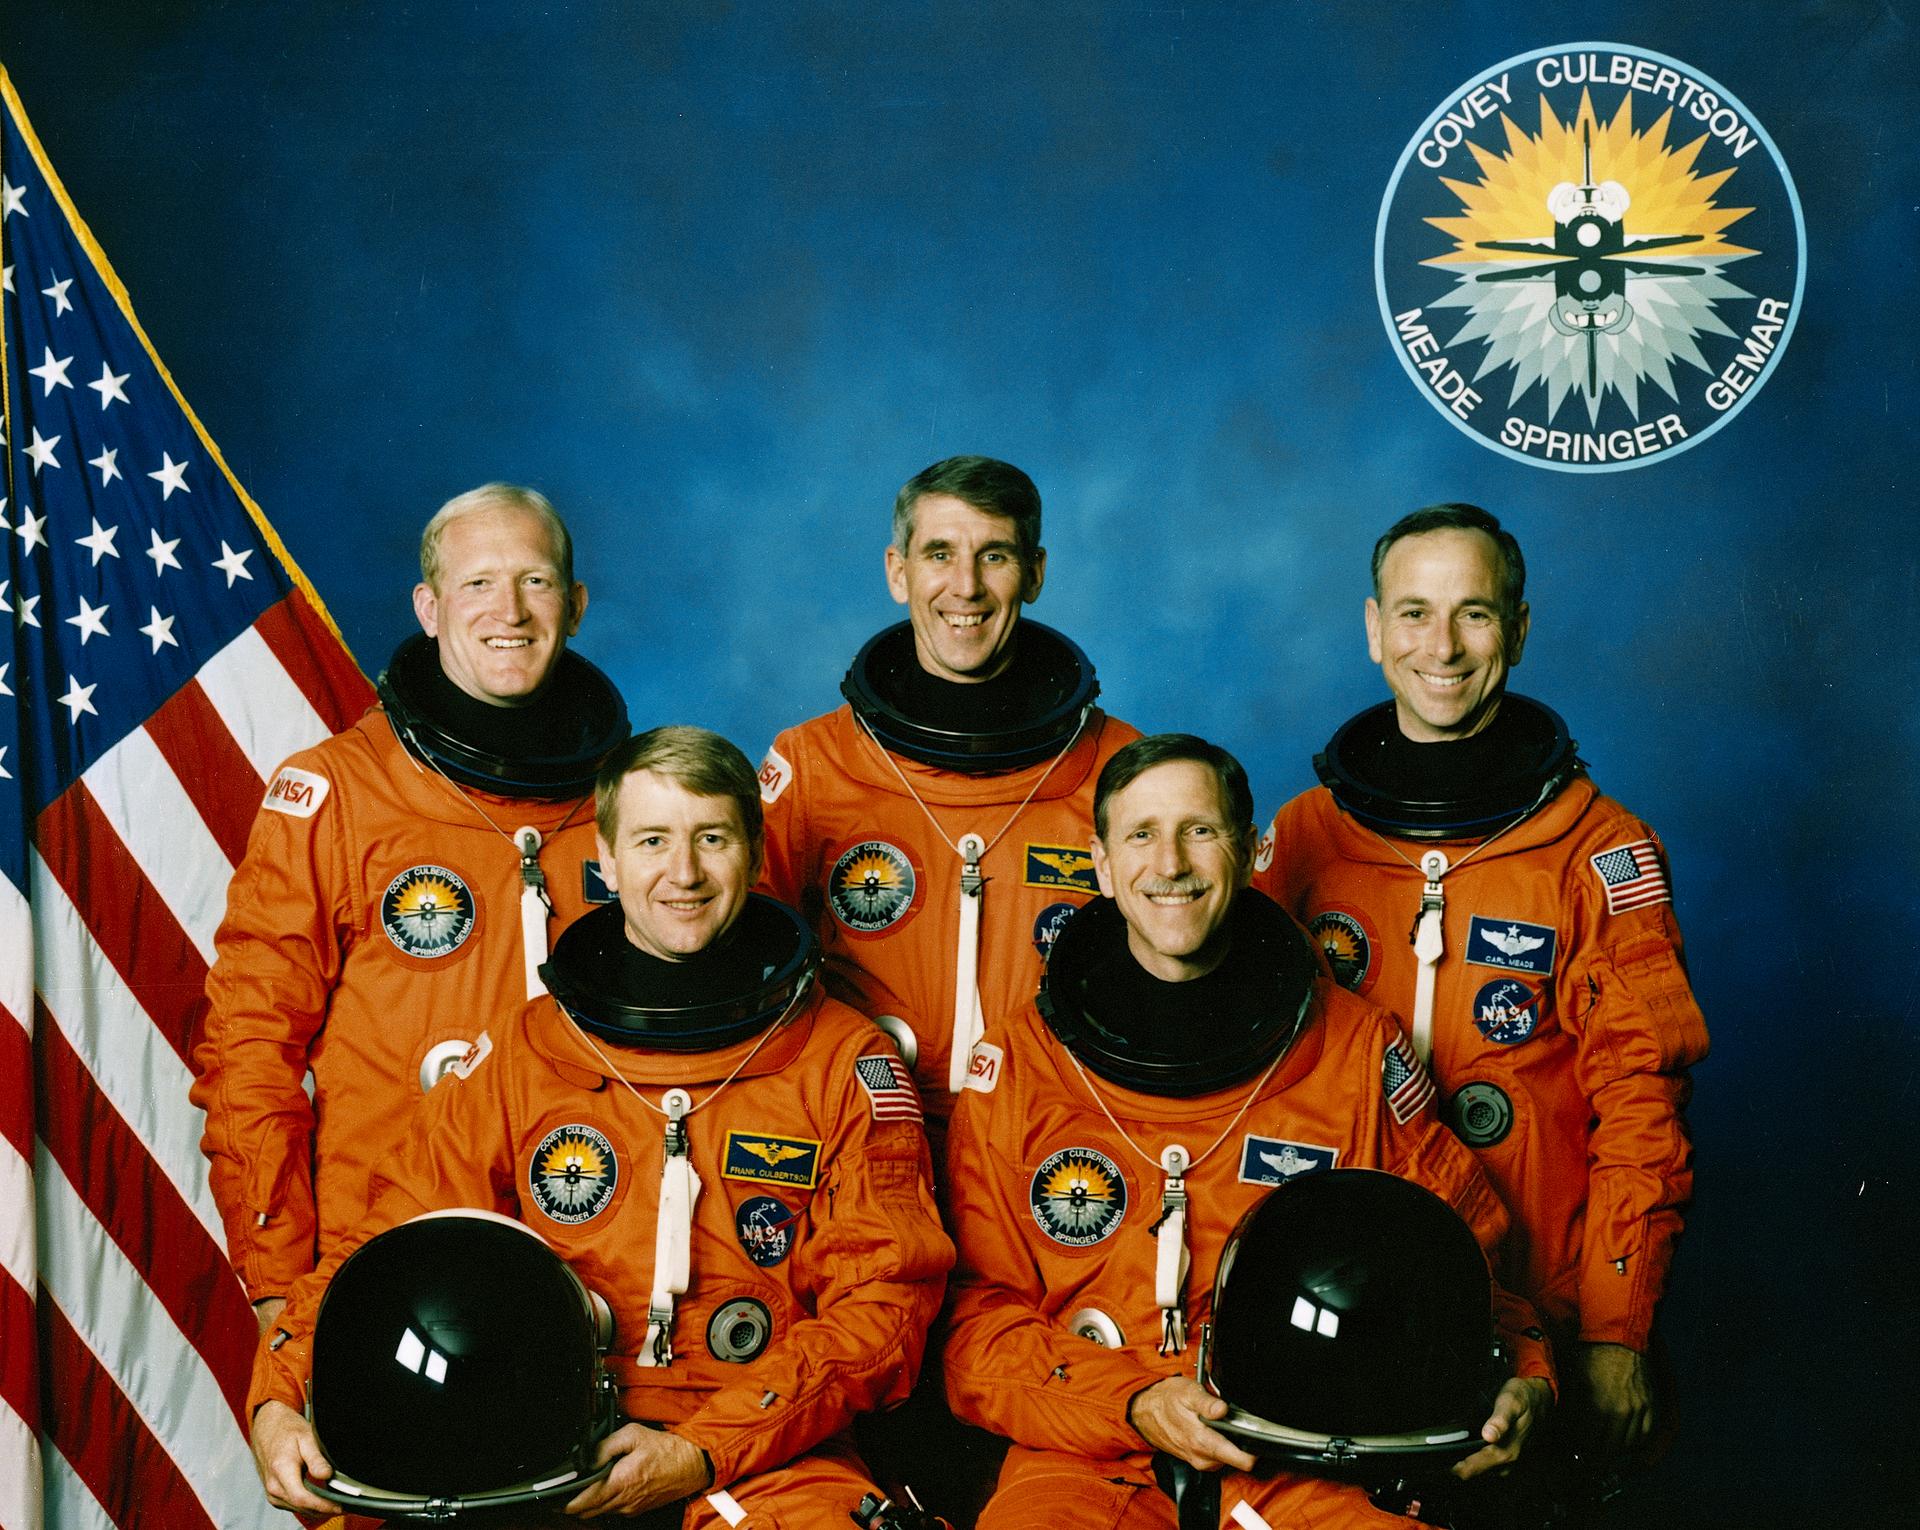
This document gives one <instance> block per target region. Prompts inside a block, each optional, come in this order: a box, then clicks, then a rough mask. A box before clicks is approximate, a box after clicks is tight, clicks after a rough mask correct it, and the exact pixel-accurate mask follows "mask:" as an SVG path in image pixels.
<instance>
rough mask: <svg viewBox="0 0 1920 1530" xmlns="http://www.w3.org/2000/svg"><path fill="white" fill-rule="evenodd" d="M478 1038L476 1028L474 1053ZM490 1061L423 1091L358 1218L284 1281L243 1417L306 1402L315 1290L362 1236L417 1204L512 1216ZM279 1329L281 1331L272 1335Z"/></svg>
mask: <svg viewBox="0 0 1920 1530" xmlns="http://www.w3.org/2000/svg"><path fill="white" fill-rule="evenodd" d="M516 1039H517V1038H516ZM485 1040H486V1038H485V1035H484V1033H483V1035H482V1038H481V1041H480V1042H478V1043H476V1044H475V1049H476V1052H480V1051H481V1049H482V1048H483V1046H484V1043H485ZM470 1055H472V1054H470ZM482 1055H484V1054H482ZM494 1063H495V1066H493V1067H492V1068H488V1067H485V1066H484V1065H483V1066H480V1067H476V1068H475V1069H474V1071H473V1073H472V1074H471V1075H470V1076H468V1077H466V1078H452V1077H449V1078H446V1079H443V1080H442V1081H441V1082H440V1083H439V1084H438V1085H436V1086H435V1087H434V1088H433V1090H431V1091H430V1092H429V1093H428V1095H427V1097H426V1098H425V1099H424V1100H423V1101H422V1102H421V1104H420V1107H419V1109H417V1110H416V1111H414V1113H413V1119H412V1124H411V1125H410V1126H409V1127H408V1130H407V1137H406V1142H405V1145H404V1147H403V1148H402V1149H401V1150H400V1151H399V1152H397V1153H395V1154H394V1155H393V1157H392V1159H391V1160H390V1161H389V1162H388V1163H386V1164H383V1165H382V1166H381V1167H380V1168H377V1169H376V1170H375V1171H374V1175H373V1181H372V1184H371V1185H370V1186H369V1190H370V1192H371V1196H372V1202H371V1205H370V1206H369V1207H368V1210H367V1214H366V1216H365V1217H364V1218H363V1219H362V1220H361V1223H360V1225H359V1226H358V1227H356V1228H355V1229H354V1230H353V1231H352V1232H351V1233H349V1234H348V1235H347V1236H346V1237H344V1238H342V1239H341V1240H340V1242H339V1243H338V1245H336V1246H335V1247H333V1248H331V1249H329V1250H328V1252H327V1257H326V1258H325V1259H323V1260H322V1261H321V1262H320V1264H319V1266H318V1267H317V1268H316V1269H314V1270H312V1271H311V1272H310V1273H308V1274H306V1275H303V1276H301V1277H300V1278H299V1279H298V1280H296V1281H294V1282H293V1283H292V1286H291V1288H290V1290H289V1291H288V1293H287V1305H286V1306H285V1307H283V1308H282V1309H281V1311H280V1316H279V1318H278V1319H276V1320H275V1325H274V1331H273V1332H270V1333H269V1334H268V1335H267V1336H266V1337H265V1338H263V1339H262V1341H261V1343H260V1347H259V1348H258V1349H257V1350H255V1352H254V1362H253V1380H252V1384H251V1387H250V1389H249V1392H248V1396H247V1416H248V1417H249V1418H251V1417H252V1416H253V1413H254V1410H255V1409H257V1408H258V1407H259V1406H260V1405H261V1404H262V1403H265V1402H269V1401H277V1402H283V1403H285V1404H286V1405H287V1406H288V1407H289V1408H292V1409H294V1410H295V1411H296V1412H302V1411H304V1410H305V1408H306V1403H307V1381H308V1379H309V1378H310V1376H311V1375H312V1370H313V1324H314V1319H315V1318H316V1317H317V1316H318V1315H319V1311H320V1298H321V1297H322V1296H323V1295H325V1294H326V1289H327V1282H328V1281H330V1280H331V1279H333V1276H334V1272H335V1271H337V1270H338V1269H339V1268H340V1266H341V1265H342V1264H344V1263H345V1262H346V1260H347V1256H348V1255H349V1254H351V1253H352V1252H353V1251H354V1250H355V1249H357V1248H359V1247H360V1245H361V1244H363V1243H365V1242H366V1241H367V1240H368V1239H369V1238H372V1237H374V1236H375V1235H376V1234H378V1233H383V1232H385V1231H386V1230H387V1229H388V1228H390V1227H398V1226H399V1225H400V1224H401V1223H402V1222H405V1221H408V1220H410V1219H411V1218H413V1217H416V1216H418V1215H420V1213H421V1212H423V1211H444V1210H447V1209H449V1208H451V1207H455V1206H470V1207H474V1208H476V1209H478V1210H482V1211H497V1212H499V1213H500V1214H501V1215H502V1216H514V1215H515V1213H516V1211H517V1209H518V1208H517V1205H516V1201H515V1195H514V1185H513V1163H512V1159H511V1144H512V1141H513V1135H512V1132H513V1129H512V1126H511V1124H510V1123H509V1121H508V1117H507V1106H506V1095H505V1085H506V1077H505V1075H506V1069H505V1066H504V1064H503V1062H502V1060H501V1059H499V1058H495V1059H494ZM278 1335H284V1337H280V1338H279V1340H278V1342H277V1343H276V1342H274V1341H275V1338H276V1336H278Z"/></svg>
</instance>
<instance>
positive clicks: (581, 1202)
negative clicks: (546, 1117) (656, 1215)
mask: <svg viewBox="0 0 1920 1530" xmlns="http://www.w3.org/2000/svg"><path fill="white" fill-rule="evenodd" d="M619 1177H620V1165H619V1161H618V1160H617V1159H616V1158H615V1156H614V1152H613V1144H612V1143H611V1142H609V1141H607V1139H606V1137H605V1136H604V1135H602V1134H601V1133H600V1132H597V1131H595V1130H594V1129H593V1128H592V1127H591V1126H581V1125H579V1124H574V1125H571V1126H556V1127H555V1128H554V1129H553V1130H552V1131H550V1132H548V1133H547V1134H546V1136H544V1137H542V1138H541V1139H540V1145H539V1146H538V1147H536V1148H535V1149H534V1150H533V1160H532V1162H531V1163H529V1164H528V1166H527V1188H528V1190H529V1191H530V1192H531V1193H532V1195H533V1203H534V1205H536V1206H538V1207H539V1208H540V1209H541V1210H542V1211H544V1212H545V1213H546V1214H547V1215H548V1216H550V1217H552V1218H553V1220H554V1221H556V1222H569V1223H572V1222H585V1221H588V1220H590V1219H591V1218H593V1217H597V1216H598V1215H599V1214H600V1213H601V1212H602V1211H604V1210H606V1207H607V1202H608V1201H610V1200H612V1199H613V1187H614V1185H615V1184H616V1183H617V1182H618V1180H619Z"/></svg>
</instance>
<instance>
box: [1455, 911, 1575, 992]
mask: <svg viewBox="0 0 1920 1530" xmlns="http://www.w3.org/2000/svg"><path fill="white" fill-rule="evenodd" d="M1559 944H1560V937H1559V935H1558V933H1557V932H1556V931H1555V930H1554V928H1553V926H1552V925H1550V924H1524V923H1522V922H1521V921H1520V920H1518V919H1490V918H1488V917H1487V916H1486V915H1484V914H1475V915H1474V916H1473V919H1472V921H1471V922H1470V923H1469V924H1468V926H1467V960H1468V962H1469V963H1471V964H1472V965H1474V966H1476V967H1504V968H1505V969H1506V970H1507V971H1509V972H1530V973H1532V974H1533V975H1534V976H1536V977H1547V976H1549V975H1551V973H1552V972H1553V953H1554V951H1555V950H1556V949H1557V948H1558V946H1559Z"/></svg>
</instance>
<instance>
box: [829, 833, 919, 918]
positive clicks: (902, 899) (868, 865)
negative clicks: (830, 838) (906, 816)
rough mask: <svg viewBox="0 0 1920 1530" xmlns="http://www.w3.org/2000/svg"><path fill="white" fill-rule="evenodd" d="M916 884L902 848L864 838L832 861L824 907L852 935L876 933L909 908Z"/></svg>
mask: <svg viewBox="0 0 1920 1530" xmlns="http://www.w3.org/2000/svg"><path fill="white" fill-rule="evenodd" d="M919 885H920V879H919V878H918V877H917V876H916V875H915V874H914V867H913V862H912V861H910V860H908V859H907V854H906V852H905V851H904V850H902V849H900V848H899V847H898V846H897V845H890V844H888V843H887V842H886V841H885V840H884V839H863V840H861V841H860V842H859V843H858V844H856V845H852V846H849V847H848V848H847V849H846V850H843V851H842V852H841V853H840V857H839V859H838V860H836V861H835V862H834V863H833V870H832V872H831V873H830V874H829V875H828V877H827V906H828V907H829V908H831V909H832V910H833V917H834V918H835V919H838V920H839V921H840V923H841V924H843V925H845V926H846V927H847V928H848V929H849V930H851V931H852V932H853V933H854V934H856V935H878V934H881V933H882V932H883V931H886V930H890V929H892V928H893V926H894V925H896V924H898V923H899V922H900V921H901V920H902V919H904V918H906V917H907V915H908V914H909V913H910V912H911V911H912V909H913V895H914V893H915V892H916V891H917V890H918V888H919Z"/></svg>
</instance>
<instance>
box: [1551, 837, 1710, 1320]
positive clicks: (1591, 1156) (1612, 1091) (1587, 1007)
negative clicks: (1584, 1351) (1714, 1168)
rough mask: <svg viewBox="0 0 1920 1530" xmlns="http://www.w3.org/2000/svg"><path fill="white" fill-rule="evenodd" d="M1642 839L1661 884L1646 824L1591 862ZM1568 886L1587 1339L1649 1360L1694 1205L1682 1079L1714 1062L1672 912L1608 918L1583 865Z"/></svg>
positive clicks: (1656, 909)
mask: <svg viewBox="0 0 1920 1530" xmlns="http://www.w3.org/2000/svg"><path fill="white" fill-rule="evenodd" d="M1635 838H1640V839H1644V840H1648V841H1651V842H1652V843H1653V845H1654V848H1655V853H1656V854H1657V855H1659V857H1660V861H1661V866H1662V873H1663V875H1664V870H1665V862H1666V855H1665V851H1664V850H1663V849H1661V848H1660V846H1659V841H1658V840H1657V839H1656V838H1655V837H1654V835H1653V831H1652V830H1650V829H1649V828H1647V826H1646V825H1645V824H1642V823H1640V822H1638V821H1637V820H1633V819H1626V820H1623V821H1621V822H1619V823H1617V824H1616V825H1614V826H1613V833H1612V834H1611V835H1610V836H1609V837H1608V839H1607V841H1606V843H1605V844H1604V845H1601V846H1596V847H1595V848H1597V849H1601V850H1604V849H1606V848H1610V847H1612V846H1614V845H1616V844H1618V843H1621V842H1626V841H1630V840H1633V839H1635ZM1571 875H1572V876H1573V877H1574V879H1575V886H1574V887H1573V888H1572V889H1570V901H1571V904H1572V907H1573V909H1574V911H1575V913H1576V916H1577V919H1578V921H1579V922H1578V925H1577V929H1578V936H1579V939H1578V945H1577V948H1576V949H1578V950H1579V952H1580V953H1581V956H1582V961H1581V964H1580V966H1579V967H1578V968H1577V969H1576V970H1575V972H1574V974H1573V983H1574V998H1575V1001H1576V1008H1575V1016H1574V1019H1573V1022H1572V1023H1573V1026H1574V1029H1575V1039H1576V1044H1577V1047H1578V1057H1577V1060H1576V1062H1575V1065H1574V1066H1575V1072H1576V1076H1577V1077H1578V1079H1579V1084H1580V1088H1581V1091H1582V1092H1583V1093H1584V1094H1585V1095H1586V1097H1587V1102H1588V1104H1589V1106H1590V1107H1591V1109H1592V1113H1593V1122H1594V1125H1593V1135H1592V1138H1591V1140H1590V1141H1589V1143H1588V1145H1587V1157H1588V1163H1587V1170H1588V1188H1587V1220H1586V1228H1585V1233H1584V1238H1583V1242H1582V1246H1581V1253H1580V1337H1581V1338H1582V1339H1583V1340H1586V1341H1588V1342H1596V1343H1609V1344H1624V1345H1626V1346H1627V1347H1628V1348H1629V1349H1636V1350H1644V1349H1645V1348H1646V1346H1647V1341H1648V1336H1649V1334H1650V1332H1651V1329H1652V1326H1653V1314H1654V1308H1655V1306H1656V1304H1657V1303H1658V1302H1659V1300H1660V1297H1661V1295H1662V1293H1663V1292H1664V1291H1665V1290H1666V1284H1667V1275H1668V1272H1669V1270H1670V1269H1671V1267H1672V1264H1673V1250H1674V1245H1675V1243H1676V1242H1677V1241H1678V1239H1679V1236H1680V1229H1681V1225H1682V1222H1683V1220H1684V1214H1685V1209H1686V1206H1687V1203H1688V1201H1689V1200H1690V1199H1691V1198H1692V1195H1693V1143H1692V1139H1691V1138H1690V1137H1689V1135H1688V1132H1687V1123H1686V1118H1685V1116H1684V1114H1683V1111H1684V1108H1685V1106H1686V1103H1687V1099H1688V1096H1689V1094H1690V1093H1691V1092H1692V1081H1691V1079H1690V1078H1689V1077H1688V1074H1687V1069H1688V1068H1689V1067H1691V1066H1692V1065H1693V1064H1694V1063H1696V1062H1698V1061H1700V1060H1701V1059H1702V1058H1703V1057H1705V1056H1706V1055H1707V1025H1706V1019H1705V1017H1704V1016H1703V1015H1702V1014H1701V1012H1700V1006H1699V1004H1698V1003H1697V1002H1696V1001H1695V999H1694V996H1693V989H1692V987H1691V986H1690V985H1689V983H1688V981H1687V969H1686V962H1685V958H1684V955H1683V953H1682V948H1681V943H1680V927H1679V925H1678V924H1677V923H1676V922H1675V920H1674V917H1673V906H1672V904H1671V903H1669V902H1665V901H1662V902H1659V903H1654V904H1652V905H1649V906H1645V907H1641V908H1634V909H1628V910H1625V911H1623V912H1620V913H1609V912H1608V911H1607V905H1606V893H1605V888H1604V885H1603V884H1602V883H1601V882H1600V880H1599V876H1598V873H1597V872H1596V871H1595V870H1594V869H1593V867H1592V865H1591V864H1590V861H1589V859H1588V857H1587V856H1586V855H1584V854H1583V855H1581V856H1580V857H1578V858H1577V860H1576V862H1575V864H1574V866H1573V868H1572V870H1571ZM1582 1000H1584V1008H1580V1007H1578V1006H1579V1004H1580V1002H1581V1001H1582Z"/></svg>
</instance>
